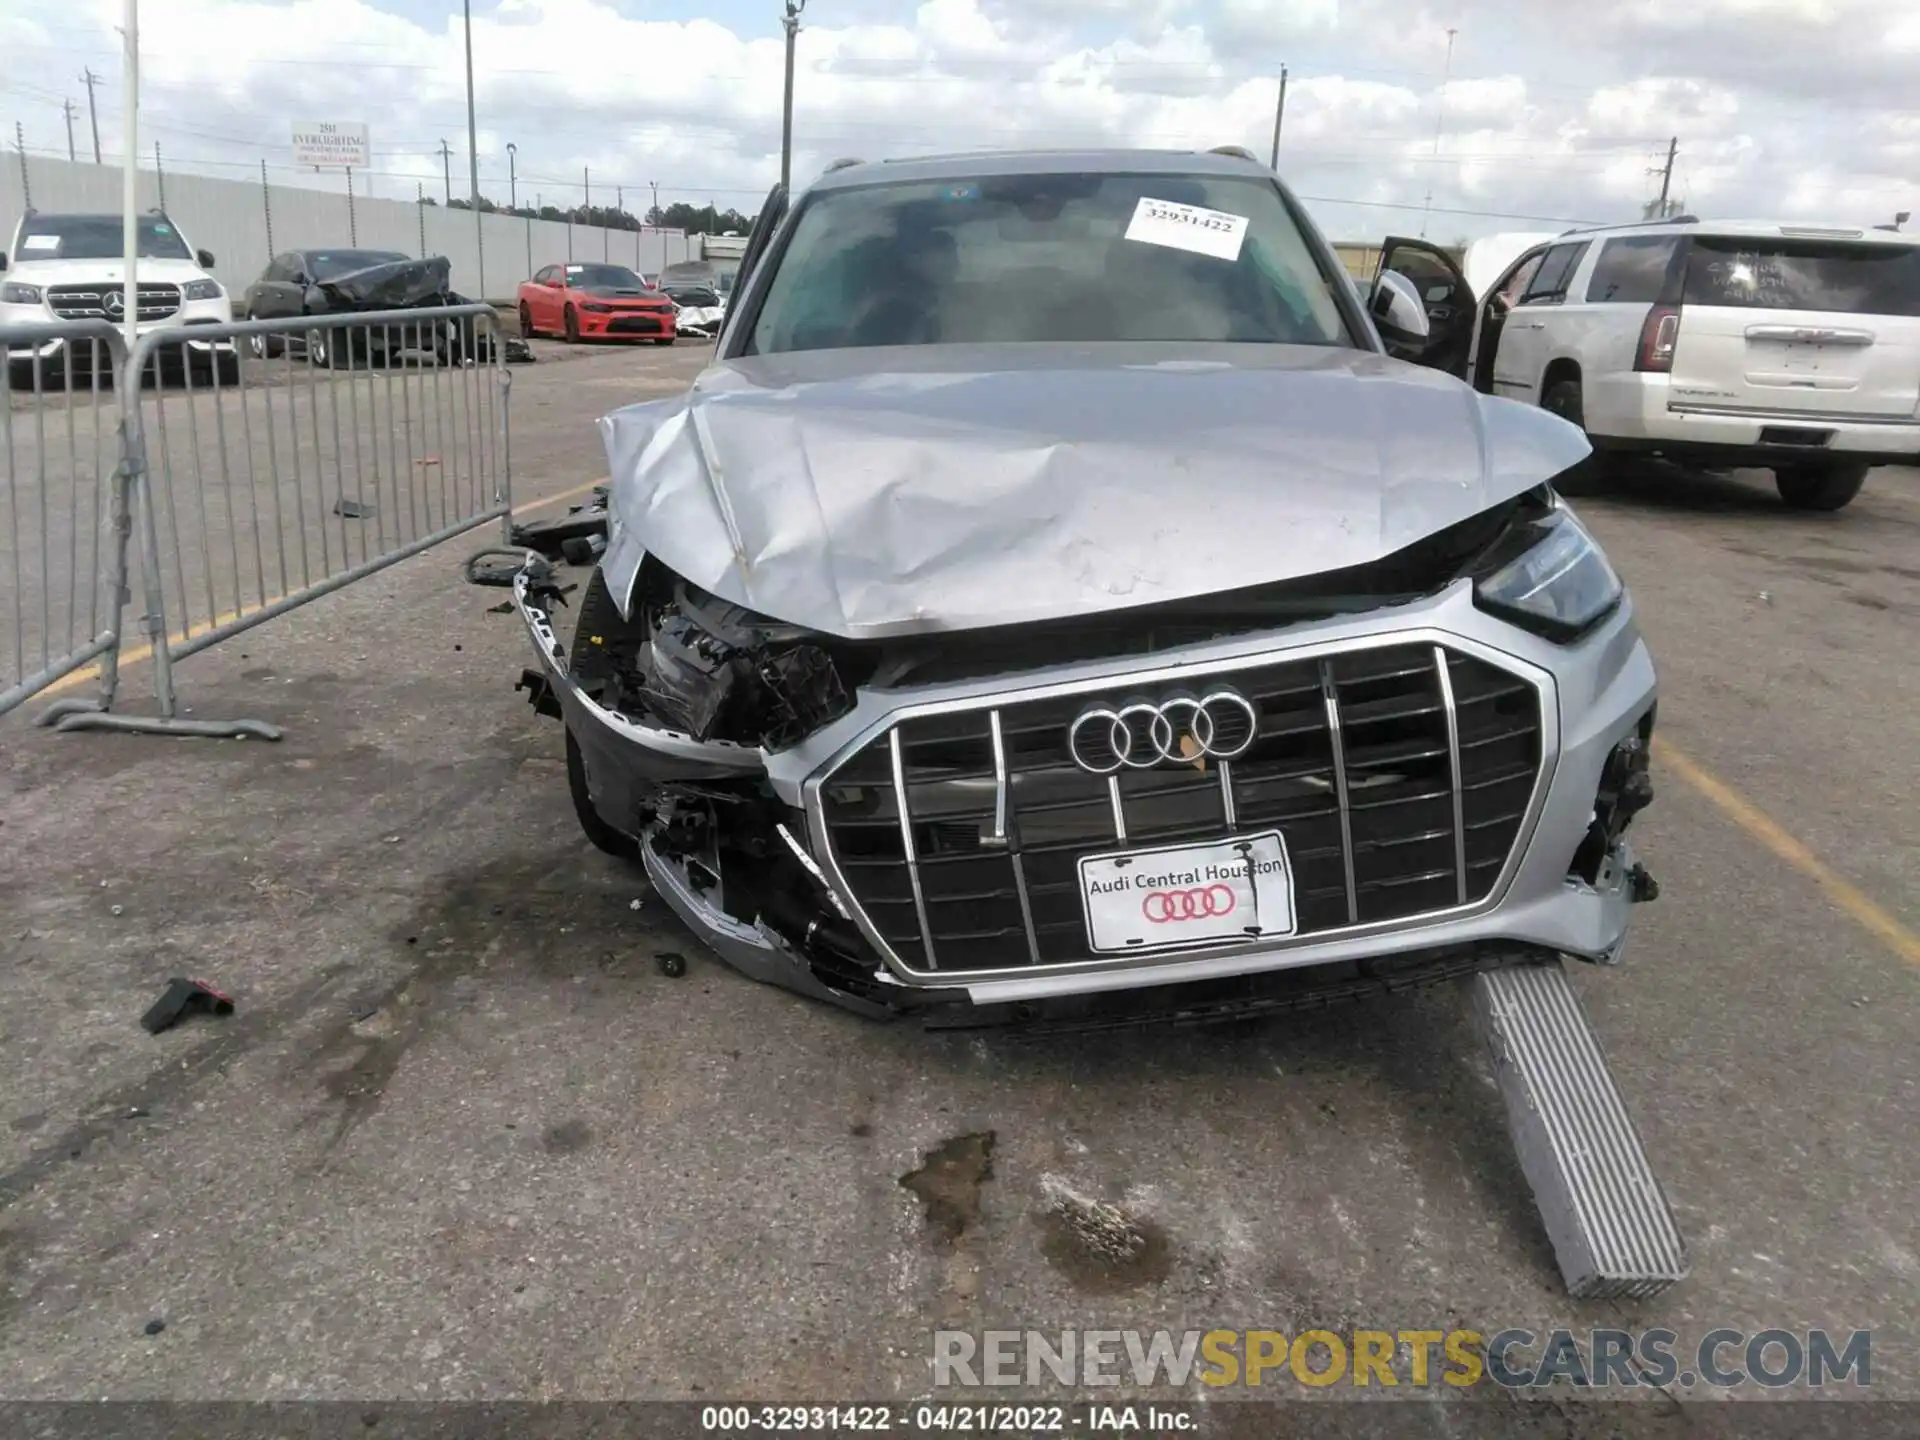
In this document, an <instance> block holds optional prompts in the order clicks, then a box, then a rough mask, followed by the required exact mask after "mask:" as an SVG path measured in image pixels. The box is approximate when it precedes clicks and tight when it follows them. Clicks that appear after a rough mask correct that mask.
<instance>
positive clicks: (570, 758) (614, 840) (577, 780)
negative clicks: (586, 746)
mask: <svg viewBox="0 0 1920 1440" xmlns="http://www.w3.org/2000/svg"><path fill="white" fill-rule="evenodd" d="M567 793H568V794H569V795H571V796H572V797H573V817H574V819H576V820H578V821H579V822H580V829H581V831H582V832H583V833H584V834H585V835H586V837H587V840H588V843H590V844H591V845H592V846H593V848H594V849H596V850H600V851H604V852H605V853H606V854H608V855H611V856H613V857H614V858H615V859H616V860H632V861H638V860H639V858H640V842H639V841H637V840H635V839H634V838H633V837H632V836H631V835H628V834H626V833H625V832H624V831H620V830H616V829H614V828H613V827H612V826H611V825H609V824H608V823H607V822H606V821H605V820H603V819H601V818H600V812H599V811H598V810H596V809H594V808H593V797H592V796H591V795H590V794H588V793H587V764H586V761H585V760H584V759H583V758H582V757H581V754H580V742H579V741H578V740H575V739H574V738H573V731H571V730H569V731H567Z"/></svg>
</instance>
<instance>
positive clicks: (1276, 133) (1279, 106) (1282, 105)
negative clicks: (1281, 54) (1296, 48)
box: [1267, 65, 1287, 170]
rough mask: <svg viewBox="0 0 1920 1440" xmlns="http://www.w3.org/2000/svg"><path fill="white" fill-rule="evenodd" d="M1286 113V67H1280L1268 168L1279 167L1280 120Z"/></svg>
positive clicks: (1275, 168) (1276, 168) (1274, 168)
mask: <svg viewBox="0 0 1920 1440" xmlns="http://www.w3.org/2000/svg"><path fill="white" fill-rule="evenodd" d="M1286 114H1287V67H1286V66H1284V65H1282V66H1281V67H1280V99H1279V101H1278V103H1276V104H1275V105H1274V107H1273V160H1272V162H1271V163H1270V164H1269V165H1268V166H1267V168H1268V169H1269V170H1278V169H1279V168H1280V122H1281V121H1282V120H1284V119H1285V118H1286Z"/></svg>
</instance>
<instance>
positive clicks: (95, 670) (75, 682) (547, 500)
mask: <svg viewBox="0 0 1920 1440" xmlns="http://www.w3.org/2000/svg"><path fill="white" fill-rule="evenodd" d="M606 483H607V482H606V481H605V480H604V479H600V480H589V481H587V482H586V483H585V484H584V485H575V486H574V487H573V488H572V489H570V490H562V491H561V492H560V493H559V494H557V495H548V496H545V497H544V498H542V499H539V500H529V501H528V502H527V503H526V504H525V505H516V506H514V507H513V513H514V515H515V516H520V515H529V514H532V513H533V512H534V511H535V510H545V509H547V508H548V507H549V506H552V505H559V504H561V503H563V502H565V501H568V500H571V499H573V498H574V497H575V496H576V495H585V494H586V493H587V492H588V491H590V490H592V489H593V487H594V486H596V485H604V484H606ZM284 599H286V596H284V595H270V596H268V597H267V599H266V600H265V601H264V602H262V603H261V604H259V605H253V606H249V607H248V609H247V610H225V611H222V612H221V613H220V614H219V615H217V616H215V617H214V620H213V623H212V624H210V625H202V626H198V627H196V629H195V630H176V631H174V632H173V634H171V635H169V636H168V637H167V644H169V645H178V644H180V643H181V642H182V641H183V640H186V639H188V638H190V637H191V636H192V635H193V634H195V633H197V631H198V630H212V629H214V628H215V627H216V626H220V625H224V624H226V623H227V622H228V621H229V620H238V619H239V618H240V617H241V616H242V615H245V614H248V613H250V612H251V611H253V610H264V609H265V608H266V607H267V606H268V605H278V604H279V603H280V602H281V601H282V600H284ZM151 654H153V642H152V641H151V640H142V641H140V642H139V643H137V644H134V645H129V646H127V647H126V649H124V650H122V651H121V652H120V666H121V668H122V669H125V668H126V667H127V666H129V665H134V664H138V663H139V662H140V661H142V660H144V659H146V658H147V657H148V656H149V655H151ZM99 678H100V667H99V666H98V665H87V666H83V667H82V668H81V669H78V670H75V671H74V672H73V673H72V674H71V675H62V676H61V677H60V678H59V679H58V680H56V681H54V682H53V684H51V685H49V686H47V688H46V689H44V690H42V691H41V692H40V693H41V694H42V695H58V694H60V693H62V692H63V691H67V690H73V689H76V688H78V687H79V686H81V685H85V684H86V683H87V682H88V681H89V680H97V679H99Z"/></svg>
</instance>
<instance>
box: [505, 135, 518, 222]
mask: <svg viewBox="0 0 1920 1440" xmlns="http://www.w3.org/2000/svg"><path fill="white" fill-rule="evenodd" d="M519 153H520V147H519V146H518V145H516V144H514V143H513V142H512V141H511V140H509V141H508V142H507V208H508V209H509V210H518V209H519V208H520V177H519V175H518V174H516V173H515V171H514V168H513V157H514V156H516V155H518V154H519Z"/></svg>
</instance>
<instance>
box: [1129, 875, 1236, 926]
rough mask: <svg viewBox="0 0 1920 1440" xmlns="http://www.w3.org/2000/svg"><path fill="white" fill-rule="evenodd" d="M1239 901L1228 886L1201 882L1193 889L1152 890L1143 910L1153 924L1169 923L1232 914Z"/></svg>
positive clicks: (1141, 905)
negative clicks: (1201, 883)
mask: <svg viewBox="0 0 1920 1440" xmlns="http://www.w3.org/2000/svg"><path fill="white" fill-rule="evenodd" d="M1237 903H1238V902H1237V901H1236V900H1235V899H1234V897H1233V891H1232V890H1231V889H1229V888H1228V887H1227V886H1225V885H1201V886H1197V887H1196V888H1194V889H1192V890H1152V891H1149V892H1148V893H1147V897H1146V899H1144V900H1142V901H1141V902H1140V913H1141V914H1142V915H1144V916H1146V917H1147V923H1148V924H1149V925H1165V924H1167V923H1169V922H1170V921H1174V920H1207V919H1212V918H1213V917H1215V916H1219V915H1231V914H1232V913H1233V907H1234V906H1235V905H1236V904H1237Z"/></svg>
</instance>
